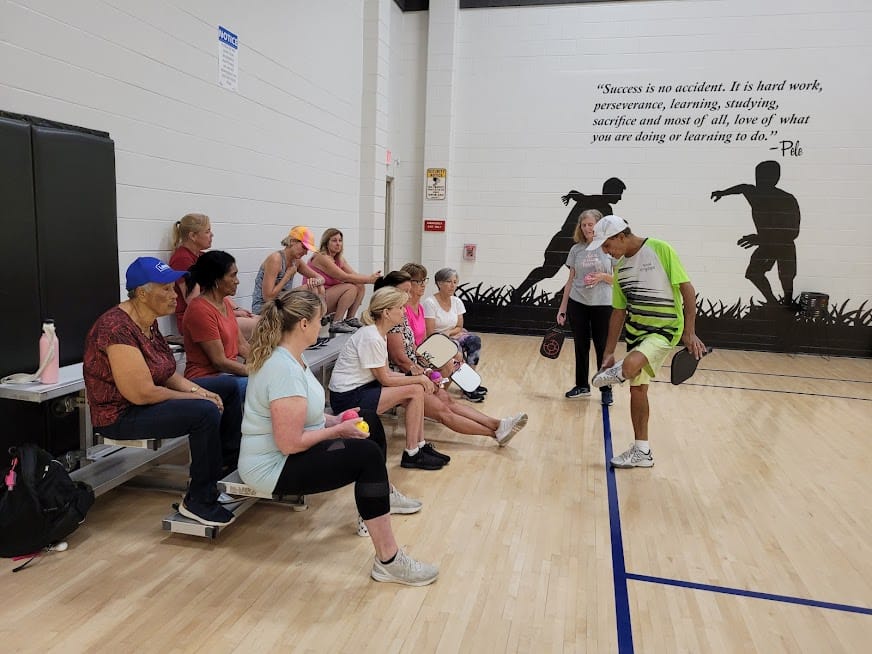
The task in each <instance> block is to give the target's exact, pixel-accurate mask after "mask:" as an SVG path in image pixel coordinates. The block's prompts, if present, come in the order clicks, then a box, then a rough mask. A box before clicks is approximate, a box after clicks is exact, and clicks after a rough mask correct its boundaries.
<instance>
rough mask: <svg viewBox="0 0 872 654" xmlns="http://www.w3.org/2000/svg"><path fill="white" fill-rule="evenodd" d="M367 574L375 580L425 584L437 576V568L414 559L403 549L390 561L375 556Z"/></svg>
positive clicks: (413, 584)
mask: <svg viewBox="0 0 872 654" xmlns="http://www.w3.org/2000/svg"><path fill="white" fill-rule="evenodd" d="M369 576H370V577H372V578H373V579H375V580H376V581H385V582H392V583H395V584H405V585H406V586H426V585H427V584H432V583H433V582H434V581H436V579H437V578H438V577H439V568H437V567H436V566H435V565H430V564H429V563H422V562H421V561H416V560H415V559H413V558H412V557H410V556H409V555H408V554H406V553H405V552H404V551H403V550H401V549H399V550H397V555H396V557H394V560H393V561H391V562H390V563H382V562H381V561H379V560H378V557H375V560H374V561H373V563H372V572H370V573H369Z"/></svg>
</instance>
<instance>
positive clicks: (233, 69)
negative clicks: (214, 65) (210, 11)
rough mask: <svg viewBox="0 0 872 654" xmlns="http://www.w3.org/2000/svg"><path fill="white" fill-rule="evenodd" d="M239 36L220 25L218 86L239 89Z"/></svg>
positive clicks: (233, 89)
mask: <svg viewBox="0 0 872 654" xmlns="http://www.w3.org/2000/svg"><path fill="white" fill-rule="evenodd" d="M238 55H239V37H238V36H236V35H235V34H234V33H233V32H231V31H230V30H228V29H227V28H225V27H221V26H220V25H219V26H218V86H221V87H224V88H225V89H230V90H231V91H238V90H239V58H238Z"/></svg>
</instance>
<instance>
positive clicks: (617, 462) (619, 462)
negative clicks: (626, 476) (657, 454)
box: [609, 443, 654, 468]
mask: <svg viewBox="0 0 872 654" xmlns="http://www.w3.org/2000/svg"><path fill="white" fill-rule="evenodd" d="M609 463H611V464H612V467H613V468H650V467H652V466H653V465H654V456H653V455H652V453H651V452H650V451H649V452H648V453H647V454H646V453H645V452H643V451H642V450H640V449H639V448H638V447H636V444H635V443H633V446H632V447H631V448H630V449H629V450H627V451H626V452H624V453H623V454H621V455H619V456H613V457H612V460H611V461H609Z"/></svg>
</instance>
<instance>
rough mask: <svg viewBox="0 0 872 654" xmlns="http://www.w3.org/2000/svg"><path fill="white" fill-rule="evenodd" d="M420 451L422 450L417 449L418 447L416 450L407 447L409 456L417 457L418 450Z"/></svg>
mask: <svg viewBox="0 0 872 654" xmlns="http://www.w3.org/2000/svg"><path fill="white" fill-rule="evenodd" d="M419 449H420V448H417V447H416V448H414V449H412V450H410V449H409V448H408V447H407V448H406V454H408V455H409V456H415V455H416V454H417V453H418V450H419Z"/></svg>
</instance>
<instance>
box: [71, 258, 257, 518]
mask: <svg viewBox="0 0 872 654" xmlns="http://www.w3.org/2000/svg"><path fill="white" fill-rule="evenodd" d="M184 274H185V273H184V271H179V270H173V269H172V268H170V267H169V266H168V265H167V264H165V263H164V262H163V261H161V260H160V259H155V258H154V257H139V258H138V259H136V260H135V261H134V262H133V263H131V264H130V267H128V268H127V293H128V297H129V299H127V300H125V301H124V302H122V303H121V304H119V305H117V306H115V307H112V308H111V309H109V310H108V311H107V312H106V313H104V314H103V315H102V316H100V317H99V318H98V319H97V322H95V323H94V326H93V327H91V329H90V331H89V332H88V336H87V337H86V339H85V355H84V366H83V368H84V378H85V388H86V390H87V393H88V401H89V404H90V408H91V421H92V423H93V424H94V430H95V431H96V432H99V433H100V435H102V436H104V437H108V438H113V439H118V440H134V439H140V438H149V437H151V438H155V437H159V438H175V437H176V436H184V435H186V434H187V435H188V442H189V444H190V448H191V468H190V474H191V483H190V486H189V488H188V492H187V494H186V495H185V498H184V500H183V501H182V503H181V505H180V507H179V512H180V513H182V515H185V516H187V517H189V518H192V519H194V520H197V521H198V522H201V523H203V524H205V525H210V526H218V527H220V526H224V525H228V524H230V523H231V522H233V520H234V515H233V514H232V513H231V512H230V511H228V510H227V509H226V508H224V507H223V506H221V505H220V504H219V503H218V487H217V482H218V480H219V479H221V477H222V475H223V472H224V470H223V469H224V468H225V467H230V468H235V467H236V460H237V457H238V453H239V440H240V433H241V432H240V427H241V423H242V401H241V399H240V395H239V390H238V387H237V385H236V382H235V381H234V380H233V379H232V378H231V377H228V376H220V377H211V378H204V379H200V380H198V381H197V382H196V383H192V382H190V381H188V380H187V379H185V378H184V377H183V376H182V375H180V374H178V373H177V372H176V360H175V357H173V354H172V352H171V351H170V348H169V346H168V345H167V342H166V341H165V340H164V337H163V335H162V334H161V333H160V331H159V330H158V326H157V318H159V317H161V316H168V315H170V314H171V313H173V311H174V310H175V307H176V292H175V288H174V284H175V281H176V280H177V279H178V278H179V277H181V276H182V275H184Z"/></svg>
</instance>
